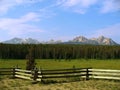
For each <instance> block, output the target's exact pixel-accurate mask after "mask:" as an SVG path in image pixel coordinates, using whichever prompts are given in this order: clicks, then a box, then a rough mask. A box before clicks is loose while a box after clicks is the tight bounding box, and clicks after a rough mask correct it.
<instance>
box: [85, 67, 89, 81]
mask: <svg viewBox="0 0 120 90" xmlns="http://www.w3.org/2000/svg"><path fill="white" fill-rule="evenodd" d="M86 80H89V68H87V69H86Z"/></svg>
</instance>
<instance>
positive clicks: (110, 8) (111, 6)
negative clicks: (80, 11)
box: [100, 0, 120, 13]
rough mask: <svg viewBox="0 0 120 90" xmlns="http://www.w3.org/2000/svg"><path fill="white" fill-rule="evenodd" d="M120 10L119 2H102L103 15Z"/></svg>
mask: <svg viewBox="0 0 120 90" xmlns="http://www.w3.org/2000/svg"><path fill="white" fill-rule="evenodd" d="M118 10H120V1H119V0H104V1H103V2H102V8H101V11H100V12H101V13H108V12H114V11H118Z"/></svg>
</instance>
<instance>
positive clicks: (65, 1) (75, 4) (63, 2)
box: [57, 0, 97, 14]
mask: <svg viewBox="0 0 120 90" xmlns="http://www.w3.org/2000/svg"><path fill="white" fill-rule="evenodd" d="M96 2H97V0H58V1H57V4H58V5H60V6H61V7H64V8H66V9H70V10H72V11H73V12H77V13H80V14H84V13H85V12H86V10H87V9H88V8H89V7H90V6H91V5H94V4H95V3H96Z"/></svg>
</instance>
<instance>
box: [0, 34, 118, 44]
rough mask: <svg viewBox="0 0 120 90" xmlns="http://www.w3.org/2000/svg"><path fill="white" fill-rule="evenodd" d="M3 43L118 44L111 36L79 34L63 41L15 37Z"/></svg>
mask: <svg viewBox="0 0 120 90" xmlns="http://www.w3.org/2000/svg"><path fill="white" fill-rule="evenodd" d="M1 43H6V44H40V43H42V44H91V45H118V44H117V43H116V42H115V41H113V40H112V39H111V38H107V37H104V36H100V37H98V38H90V39H88V38H86V37H84V36H78V37H75V38H73V39H72V40H69V41H66V42H62V41H61V40H58V41H54V40H50V41H47V42H40V41H38V40H36V39H32V38H27V39H22V38H13V39H10V40H7V41H3V42H1Z"/></svg>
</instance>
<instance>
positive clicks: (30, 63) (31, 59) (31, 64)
mask: <svg viewBox="0 0 120 90" xmlns="http://www.w3.org/2000/svg"><path fill="white" fill-rule="evenodd" d="M34 54H35V52H34V48H33V47H31V48H30V49H29V53H28V54H27V55H26V59H27V63H26V70H32V69H34V68H35V65H36V63H35V55H34Z"/></svg>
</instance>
